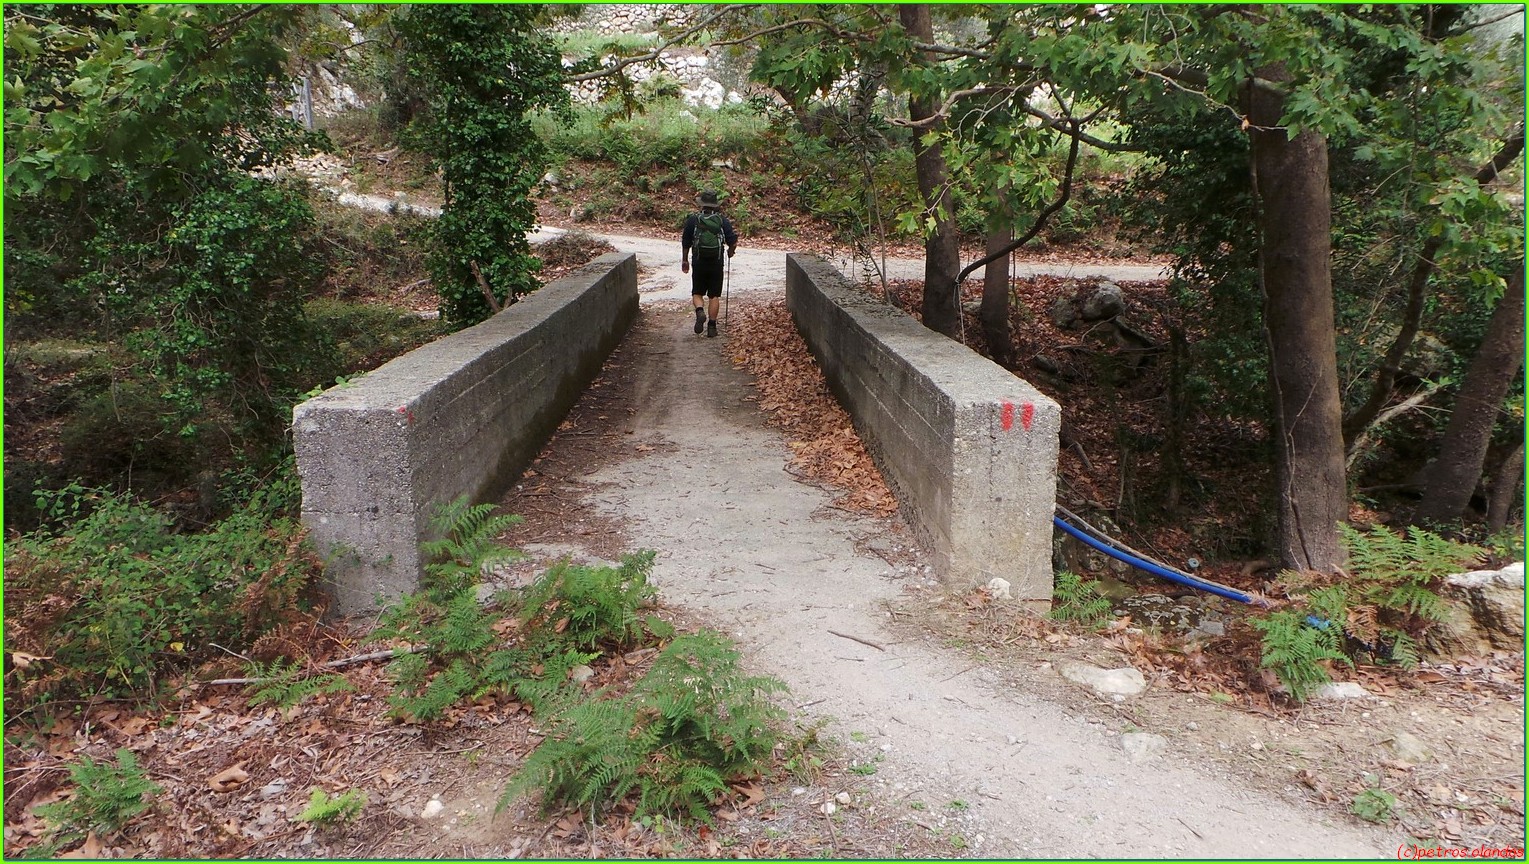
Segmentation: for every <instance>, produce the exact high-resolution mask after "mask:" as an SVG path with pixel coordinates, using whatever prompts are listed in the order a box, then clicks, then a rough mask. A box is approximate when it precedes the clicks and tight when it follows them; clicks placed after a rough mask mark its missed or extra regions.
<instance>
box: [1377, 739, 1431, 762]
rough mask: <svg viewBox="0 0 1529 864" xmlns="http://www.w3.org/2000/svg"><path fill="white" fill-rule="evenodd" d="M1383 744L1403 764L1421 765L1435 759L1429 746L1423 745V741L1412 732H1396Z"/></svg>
mask: <svg viewBox="0 0 1529 864" xmlns="http://www.w3.org/2000/svg"><path fill="white" fill-rule="evenodd" d="M1381 743H1383V744H1385V745H1386V749H1387V750H1390V751H1391V755H1393V756H1395V757H1396V758H1397V759H1399V760H1401V761H1402V762H1410V763H1411V764H1413V765H1421V764H1423V763H1424V762H1429V761H1432V759H1433V751H1432V750H1429V749H1428V745H1427V744H1424V743H1423V739H1421V738H1419V737H1417V736H1416V735H1413V734H1412V733H1410V732H1396V733H1394V734H1392V735H1391V737H1390V738H1387V739H1386V740H1385V741H1383V742H1381Z"/></svg>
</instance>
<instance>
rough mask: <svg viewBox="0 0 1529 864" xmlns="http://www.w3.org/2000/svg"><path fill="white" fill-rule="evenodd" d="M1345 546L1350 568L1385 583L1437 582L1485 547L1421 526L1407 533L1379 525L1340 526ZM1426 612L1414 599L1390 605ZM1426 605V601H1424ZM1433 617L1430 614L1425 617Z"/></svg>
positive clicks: (1415, 611) (1477, 554) (1456, 570)
mask: <svg viewBox="0 0 1529 864" xmlns="http://www.w3.org/2000/svg"><path fill="white" fill-rule="evenodd" d="M1338 533H1339V536H1340V537H1341V538H1342V540H1343V548H1344V549H1345V550H1346V551H1347V552H1348V562H1349V569H1350V570H1351V571H1353V573H1354V574H1355V575H1356V576H1357V577H1359V578H1361V579H1364V580H1367V581H1374V582H1379V583H1383V584H1386V585H1395V584H1404V585H1419V586H1420V585H1426V584H1429V583H1432V582H1437V581H1438V580H1439V579H1441V578H1443V577H1444V576H1448V575H1449V574H1451V573H1458V572H1459V571H1460V568H1461V567H1463V566H1465V565H1466V564H1468V563H1469V562H1471V561H1473V560H1475V559H1477V558H1479V557H1481V554H1482V550H1481V549H1480V548H1478V547H1475V546H1471V545H1468V544H1465V543H1456V542H1454V541H1453V540H1446V539H1444V538H1442V537H1440V536H1439V535H1437V534H1434V533H1433V532H1431V531H1427V530H1425V529H1422V528H1417V527H1412V528H1408V529H1407V531H1406V534H1405V535H1403V534H1399V533H1397V532H1394V531H1391V530H1390V529H1388V528H1386V527H1385V526H1384V525H1376V526H1375V527H1374V528H1371V529H1370V530H1369V531H1360V530H1358V529H1356V528H1354V527H1352V526H1349V525H1340V526H1339V527H1338ZM1391 605H1393V606H1396V607H1398V608H1406V609H1407V610H1408V611H1410V612H1412V613H1413V614H1423V613H1422V612H1420V611H1419V610H1418V609H1416V608H1414V604H1413V603H1412V601H1407V602H1402V603H1394V604H1391ZM1425 605H1427V604H1425ZM1425 617H1431V616H1425Z"/></svg>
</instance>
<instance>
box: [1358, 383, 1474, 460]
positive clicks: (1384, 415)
mask: <svg viewBox="0 0 1529 864" xmlns="http://www.w3.org/2000/svg"><path fill="white" fill-rule="evenodd" d="M1447 383H1449V382H1448V380H1447V379H1443V378H1440V379H1439V380H1438V381H1435V382H1433V383H1431V384H1429V385H1428V386H1427V387H1424V388H1423V389H1422V390H1419V391H1418V392H1416V393H1414V394H1412V395H1411V396H1409V397H1407V398H1406V399H1405V400H1404V401H1401V402H1398V403H1396V404H1395V405H1392V406H1391V407H1390V408H1387V409H1386V410H1384V411H1382V412H1380V414H1379V415H1378V416H1377V417H1376V418H1375V422H1374V423H1371V424H1370V425H1369V426H1367V427H1366V428H1365V429H1364V431H1363V432H1361V433H1359V437H1358V438H1356V439H1354V443H1353V444H1352V445H1351V446H1350V447H1349V450H1348V457H1347V458H1346V459H1344V460H1343V468H1344V470H1345V471H1352V470H1353V468H1354V463H1355V462H1358V461H1359V457H1360V455H1361V454H1363V453H1364V451H1365V450H1368V449H1369V445H1370V430H1372V429H1374V428H1376V427H1378V426H1380V425H1381V424H1382V423H1385V422H1386V421H1388V420H1391V419H1392V418H1394V417H1396V416H1397V415H1398V414H1405V413H1406V412H1408V411H1411V410H1412V409H1414V408H1416V407H1418V406H1419V405H1422V404H1423V403H1424V402H1427V401H1428V397H1430V396H1432V395H1433V394H1435V393H1437V392H1439V391H1440V390H1441V389H1443V387H1444V385H1445V384H1447Z"/></svg>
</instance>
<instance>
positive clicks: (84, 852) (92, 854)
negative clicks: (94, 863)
mask: <svg viewBox="0 0 1529 864" xmlns="http://www.w3.org/2000/svg"><path fill="white" fill-rule="evenodd" d="M105 853H106V844H104V843H102V842H101V840H100V838H98V837H97V836H96V832H94V831H92V832H90V833H89V834H86V835H85V842H84V843H81V844H80V848H78V849H73V850H70V851H68V852H64V853H62V854H60V855H59V856H58V857H60V858H105V857H106V854H105Z"/></svg>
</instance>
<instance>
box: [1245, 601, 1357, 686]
mask: <svg viewBox="0 0 1529 864" xmlns="http://www.w3.org/2000/svg"><path fill="white" fill-rule="evenodd" d="M1252 624H1253V626H1254V627H1256V628H1257V629H1258V630H1259V632H1260V633H1262V634H1263V656H1262V658H1261V659H1260V661H1259V665H1260V666H1261V667H1263V668H1265V669H1273V670H1274V673H1275V674H1276V675H1278V676H1279V680H1280V682H1281V683H1283V684H1284V685H1285V688H1286V689H1287V690H1289V691H1290V695H1292V696H1294V697H1295V698H1296V699H1298V700H1304V699H1305V698H1306V697H1307V696H1308V695H1310V694H1311V692H1312V691H1313V690H1315V689H1317V688H1318V687H1320V686H1322V685H1323V684H1326V683H1328V682H1330V681H1332V676H1330V675H1328V674H1327V669H1326V667H1324V666H1322V665H1321V661H1324V660H1328V661H1337V662H1340V663H1347V664H1348V665H1350V666H1352V665H1353V661H1352V660H1350V659H1349V657H1348V655H1347V654H1344V653H1343V652H1342V651H1341V650H1340V648H1341V641H1342V631H1341V630H1340V629H1339V628H1338V626H1337V625H1331V624H1330V625H1328V626H1326V627H1311V626H1307V622H1306V616H1304V615H1302V614H1301V613H1299V612H1292V611H1290V610H1288V609H1287V610H1282V611H1279V612H1274V613H1272V614H1270V615H1267V616H1265V617H1263V618H1254V619H1253V621H1252Z"/></svg>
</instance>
